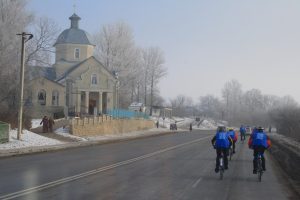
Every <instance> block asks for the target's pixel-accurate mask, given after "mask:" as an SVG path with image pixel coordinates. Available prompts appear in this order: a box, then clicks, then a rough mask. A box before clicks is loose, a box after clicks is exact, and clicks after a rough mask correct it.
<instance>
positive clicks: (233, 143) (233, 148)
mask: <svg viewBox="0 0 300 200" xmlns="http://www.w3.org/2000/svg"><path fill="white" fill-rule="evenodd" d="M235 143H236V141H233V140H232V150H233V152H235Z"/></svg>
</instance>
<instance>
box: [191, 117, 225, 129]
mask: <svg viewBox="0 0 300 200" xmlns="http://www.w3.org/2000/svg"><path fill="white" fill-rule="evenodd" d="M226 125H227V122H225V121H216V120H214V119H211V118H206V119H204V120H203V121H202V123H201V124H200V122H199V123H198V124H197V123H196V125H194V126H193V128H195V129H200V130H216V129H217V128H218V126H226Z"/></svg>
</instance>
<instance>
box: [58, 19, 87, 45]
mask: <svg viewBox="0 0 300 200" xmlns="http://www.w3.org/2000/svg"><path fill="white" fill-rule="evenodd" d="M69 19H70V20H71V27H70V28H68V29H66V30H64V31H63V32H62V33H61V34H60V35H59V36H58V38H57V40H56V42H55V44H54V46H55V45H57V44H85V45H93V44H92V43H91V38H90V36H89V34H88V33H87V32H85V31H84V30H81V29H79V20H80V19H81V18H80V17H79V16H78V15H76V14H75V13H74V14H73V15H72V16H71V17H69Z"/></svg>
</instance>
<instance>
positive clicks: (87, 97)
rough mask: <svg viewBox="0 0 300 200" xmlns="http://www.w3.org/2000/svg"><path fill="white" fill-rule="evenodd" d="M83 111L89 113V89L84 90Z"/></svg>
mask: <svg viewBox="0 0 300 200" xmlns="http://www.w3.org/2000/svg"><path fill="white" fill-rule="evenodd" d="M84 105H85V108H84V109H85V113H86V114H88V113H89V91H85V104H84Z"/></svg>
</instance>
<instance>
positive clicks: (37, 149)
mask: <svg viewBox="0 0 300 200" xmlns="http://www.w3.org/2000/svg"><path fill="white" fill-rule="evenodd" d="M182 132H189V131H188V130H177V131H165V132H153V133H149V134H143V135H135V136H127V137H120V138H111V139H105V140H94V141H78V142H69V143H64V144H58V145H49V146H34V147H25V148H19V149H8V150H0V159H1V158H6V157H12V156H22V155H29V154H35V153H43V152H54V151H60V150H65V149H71V148H80V147H87V146H93V145H100V144H109V143H115V142H122V141H128V140H136V139H142V138H147V137H155V136H162V135H168V134H174V133H182Z"/></svg>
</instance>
